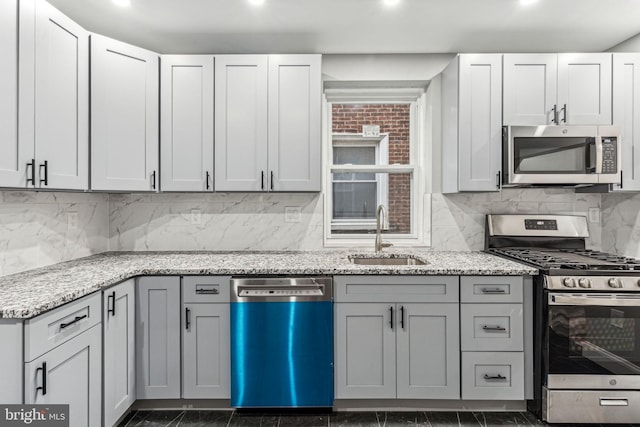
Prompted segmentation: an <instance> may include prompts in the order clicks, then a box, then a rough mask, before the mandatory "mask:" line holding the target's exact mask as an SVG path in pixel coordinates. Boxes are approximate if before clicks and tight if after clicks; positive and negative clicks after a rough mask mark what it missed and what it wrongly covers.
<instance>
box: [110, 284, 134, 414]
mask: <svg viewBox="0 0 640 427" xmlns="http://www.w3.org/2000/svg"><path fill="white" fill-rule="evenodd" d="M134 283H135V281H134V279H129V280H127V281H126V282H124V283H121V284H119V285H118V286H115V287H113V288H111V289H107V290H106V291H104V293H103V304H102V307H103V308H102V319H103V321H102V327H103V333H104V335H103V337H104V346H103V351H104V359H103V360H104V367H103V369H104V424H105V426H112V425H114V424H115V423H116V421H118V419H119V418H120V417H121V416H122V415H123V414H124V413H125V412H126V411H127V409H129V407H130V406H131V405H132V404H133V402H134V401H135V400H136V398H135V397H136V389H135V384H136V383H135V379H136V377H135V374H136V371H135V364H136V353H135V351H136V349H135V343H136V342H135V288H134Z"/></svg>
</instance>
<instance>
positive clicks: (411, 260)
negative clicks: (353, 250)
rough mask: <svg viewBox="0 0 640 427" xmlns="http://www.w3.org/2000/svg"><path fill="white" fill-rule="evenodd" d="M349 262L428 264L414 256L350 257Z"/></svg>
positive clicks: (366, 263) (360, 263)
mask: <svg viewBox="0 0 640 427" xmlns="http://www.w3.org/2000/svg"><path fill="white" fill-rule="evenodd" d="M349 261H351V263H352V264H359V265H425V264H427V263H426V262H425V261H423V260H421V259H418V258H415V257H412V256H401V257H394V258H389V257H369V256H367V257H364V258H361V257H354V256H350V257H349Z"/></svg>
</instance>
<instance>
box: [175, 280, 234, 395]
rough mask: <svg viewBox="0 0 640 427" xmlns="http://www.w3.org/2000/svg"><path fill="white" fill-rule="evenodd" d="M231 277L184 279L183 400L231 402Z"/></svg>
mask: <svg viewBox="0 0 640 427" xmlns="http://www.w3.org/2000/svg"><path fill="white" fill-rule="evenodd" d="M230 283H231V277H230V276H184V277H183V278H182V301H183V308H182V309H183V316H182V319H183V320H182V397H183V398H184V399H229V398H230V397H231V380H230V377H229V371H230V360H229V359H230V355H229V351H230V349H229V343H230V336H229V285H230Z"/></svg>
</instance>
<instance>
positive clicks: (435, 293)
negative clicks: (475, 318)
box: [333, 276, 459, 303]
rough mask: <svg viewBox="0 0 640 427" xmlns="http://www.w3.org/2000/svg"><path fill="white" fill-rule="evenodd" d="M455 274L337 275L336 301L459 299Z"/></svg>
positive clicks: (435, 300)
mask: <svg viewBox="0 0 640 427" xmlns="http://www.w3.org/2000/svg"><path fill="white" fill-rule="evenodd" d="M458 287H459V278H458V276H336V277H334V281H333V292H334V299H335V301H336V302H385V303H387V302H458Z"/></svg>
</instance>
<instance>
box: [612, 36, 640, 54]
mask: <svg viewBox="0 0 640 427" xmlns="http://www.w3.org/2000/svg"><path fill="white" fill-rule="evenodd" d="M608 52H640V33H638V34H636V35H635V36H633V37H631V38H629V39H627V40H625V41H623V42H622V43H619V44H617V45H615V46H613V47H612V48H610V49H609V50H608Z"/></svg>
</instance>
